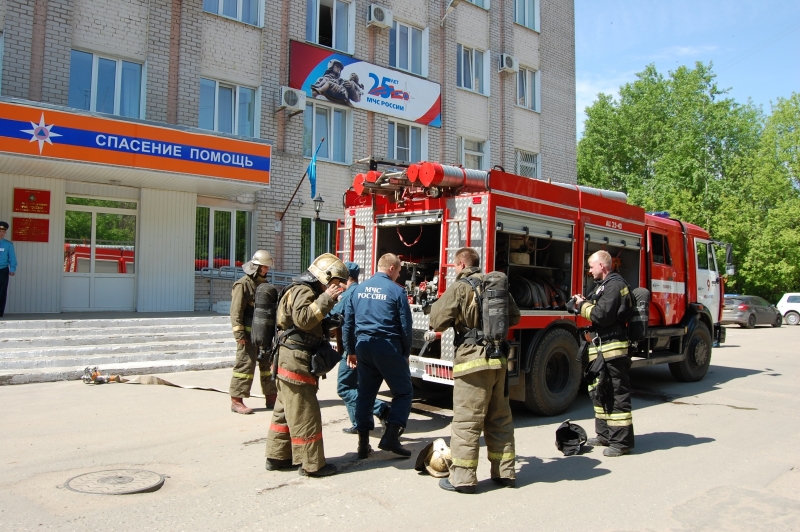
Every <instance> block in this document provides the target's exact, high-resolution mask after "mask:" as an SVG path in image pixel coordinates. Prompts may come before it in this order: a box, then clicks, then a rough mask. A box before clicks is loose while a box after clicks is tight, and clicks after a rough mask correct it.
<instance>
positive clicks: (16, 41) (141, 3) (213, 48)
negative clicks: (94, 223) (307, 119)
mask: <svg viewBox="0 0 800 532" xmlns="http://www.w3.org/2000/svg"><path fill="white" fill-rule="evenodd" d="M369 3H370V2H369V1H368V0H354V3H353V4H352V5H353V8H354V9H355V10H356V15H355V26H354V28H353V29H354V32H355V54H354V55H355V56H356V57H357V58H359V59H363V60H366V61H369V62H372V63H374V64H377V65H380V66H384V67H388V66H389V33H390V31H389V30H388V29H379V28H375V27H367V25H366V24H365V20H366V16H367V9H368V6H369ZM380 3H381V5H385V6H387V7H389V8H390V9H392V10H393V12H394V16H395V18H396V19H397V20H398V21H402V22H405V23H409V24H412V25H415V26H417V27H421V28H425V29H426V32H427V36H428V42H429V44H428V50H429V53H428V75H427V79H428V80H429V81H431V82H434V83H438V84H439V85H440V88H441V95H442V127H441V128H434V127H429V128H427V139H428V150H427V151H428V156H427V158H428V159H430V160H437V161H441V162H444V163H453V164H458V163H460V152H459V144H458V142H457V141H458V137H460V136H467V137H470V138H474V139H480V140H487V141H489V143H490V145H491V149H490V157H489V158H488V160H487V162H486V166H487V167H491V166H492V165H494V164H501V165H503V166H504V167H505V168H506V169H509V170H510V169H513V167H514V166H513V162H514V150H515V149H524V150H526V151H531V152H534V153H541V156H542V164H543V172H542V177H543V178H547V179H553V180H557V181H567V182H575V166H576V161H575V53H574V7H573V3H572V0H548V1H546V2H541V7H540V16H541V32H535V31H532V30H530V29H528V28H524V27H522V26H519V25H517V24H515V23H514V20H513V17H514V1H513V0H493V1H492V3H491V9H489V10H485V9H482V8H479V7H477V6H475V5H472V4H470V3H469V2H461V3H459V5H458V7H457V8H456V9H454V10H453V11H452V12H451V13H450V14H448V16H447V18H446V19H445V20H444V24H441V21H442V17H443V16H444V14H445V11H444V8H445V4H446V2H445V1H444V0H436V1H433V0H431V1H429V0H384V1H382V2H380ZM202 4H203V2H202V0H126V1H124V2H119V1H115V0H48V1H45V0H0V28H1V27H4V28H5V57H4V61H3V75H2V89H0V90H1V92H0V94H1V95H2V96H11V97H18V98H29V97H31V94H34V95H36V94H39V95H40V96H39V98H40V99H41V100H42V101H46V102H49V103H53V104H62V105H63V104H65V102H66V94H67V90H68V82H69V50H70V49H72V48H79V49H84V50H87V51H91V52H95V53H99V54H103V55H109V56H112V57H119V58H123V59H128V60H132V61H137V62H143V63H144V64H145V65H146V71H145V75H146V98H145V103H146V106H145V107H146V111H145V116H144V118H146V119H147V120H152V121H157V122H165V123H169V124H177V125H179V126H185V127H197V125H198V116H199V113H198V108H199V98H200V91H199V88H200V87H199V83H200V77H208V78H211V79H216V80H219V81H222V82H228V83H232V84H240V85H245V86H248V87H253V88H260V89H261V90H260V95H261V100H260V122H259V132H260V137H261V138H262V139H267V140H269V141H270V142H271V143H272V146H273V151H272V154H273V160H272V174H271V175H272V178H271V183H270V185H269V187H265V188H264V189H262V190H260V191H259V192H258V193H257V194H256V202H257V205H256V211H255V216H254V220H255V222H254V223H255V241H256V246H257V247H259V248H266V249H269V250H270V251H272V252H273V253H274V254H275V256H276V269H277V270H282V271H300V270H303V269H305V267H306V266H307V265H304V264H300V252H299V242H300V236H301V235H300V220H301V218H304V217H305V218H313V217H314V210H313V204H312V201H311V194H310V188H309V184H308V182H307V181H306V182H304V183H303V184H302V185H301V186H300V188H299V190H298V192H297V196H296V198H295V199H294V200H293V201H291V202H290V201H289V198H290V196H291V195H292V193H293V192H294V191H295V189H296V188H297V184H298V182H299V181H300V179H301V177H302V176H303V173H304V171H305V170H306V168H307V166H308V163H309V160H308V159H306V158H305V157H304V156H303V115H302V114H298V115H295V116H290V113H289V112H287V111H284V110H280V111H277V112H276V101H277V97H278V93H279V89H280V87H281V86H283V85H288V81H289V60H290V57H289V43H290V41H291V40H299V41H304V40H305V23H306V1H305V0H282V1H279V2H266V13H265V16H264V26H263V28H261V27H255V26H252V25H248V24H244V23H241V22H238V21H234V20H230V19H227V18H225V17H221V16H218V15H215V14H210V13H206V12H204V11H203V9H202ZM36 5H39V6H40V9H41V6H42V5H44V6H45V7H46V9H45V11H44V13H46V19H45V25H44V28H45V33H46V35H45V39H44V41H43V43H44V45H43V48H42V50H43V51H42V52H41V55H42V63H41V65H42V66H41V69H42V70H41V76H40V77H41V80H40V81H39V82H38V83H40V85H41V86H40V87H38V88H37V87H34V90H33V91H32V90H31V80H32V76H31V65H32V64H33V65H34V66H35V65H37V64H38V63H36V61H35V60H34V61H32V56H31V44H30V43H31V42H32V39H33V35H34V29H35V27H34V26H35V24H34V7H35V6H36ZM40 12H41V11H40ZM12 20H13V23H11V22H9V23H5V24H4V21H12ZM3 24H4V25H3ZM37 28H38V26H37ZM459 43H460V44H464V45H467V46H472V47H475V48H479V49H481V50H484V51H486V53H489V54H490V60H489V61H488V65H489V67H488V88H489V92H490V95H489V96H484V95H479V94H475V93H472V92H469V91H464V90H462V89H459V88H458V87H457V82H456V81H457V80H456V63H455V60H456V46H457V44H459ZM501 53H510V54H512V55H515V56H516V57H517V59H518V60H519V62H520V64H521V65H523V66H525V67H529V68H532V69H539V70H540V72H541V79H542V86H541V112H533V111H530V110H525V109H522V108H520V107H518V106H516V105H515V102H516V100H515V95H516V79H515V77H514V75H513V74H509V73H499V72H498V61H499V57H500V54H501ZM34 59H35V58H34ZM33 80H34V81H36V76H33ZM37 91H38V92H37ZM351 120H352V124H353V127H352V132H351V134H350V143H351V154H352V161H355V160H357V159H360V158H363V157H367V156H370V155H372V156H377V157H382V156H385V154H386V152H387V135H386V131H387V124H388V121H389V118H388V117H387V116H386V115H381V114H377V113H373V112H366V111H363V110H358V109H355V110H352V111H351ZM364 170H366V166H365V165H363V164H358V163H355V162H352V163H351V164H336V163H329V162H320V163H319V164H318V191H319V193H320V194H321V195H322V197H323V198H324V199H325V204H324V207H323V210H322V212H321V217H322V218H323V219H326V220H333V219H337V218H340V217H341V207H342V205H341V198H342V194H343V192H344V191H345V190H346V189H347V188H348V187H350V186H351V183H352V178H353V176H354V175H355V174H356V173H358V172H362V171H364ZM154 201H156V202H158V201H160V200H158V199H157V198H154ZM181 201H182V200H181ZM142 206H143V208H146V207H145V205H144V202H143V203H142ZM284 210H285V211H286V213H285V215H284V217H283V220H282V222H281V224H280V230H279V231H276V223H275V222H276V221H277V220H278V219H279V218H280V217H281V215H282V213H283V212H284ZM190 218H191V219H192V220H194V216H191V217H190ZM185 229H186V228H185V227H182V226H181V228H180V231H184V230H185ZM153 235H154V236H157V235H155V233H153ZM144 271H145V270H140V272H141V273H142V275H144ZM139 289H140V290H142V289H143V288H142V287H141V286H140V288H139ZM192 290H196V288H195V287H194V284H193V285H192ZM181 297H182V296H181ZM197 297H199V296H193V297H192V299H195V298H197ZM178 299H180V298H178Z"/></svg>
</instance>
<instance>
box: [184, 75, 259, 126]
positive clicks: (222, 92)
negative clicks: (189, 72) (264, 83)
mask: <svg viewBox="0 0 800 532" xmlns="http://www.w3.org/2000/svg"><path fill="white" fill-rule="evenodd" d="M258 92H259V91H257V90H256V89H249V88H247V87H238V86H235V85H224V84H222V83H220V82H219V81H214V80H212V79H203V78H200V119H199V124H198V126H199V127H200V128H201V129H210V130H211V131H220V132H222V133H236V134H237V135H241V136H243V137H257V136H258V130H257V129H256V127H255V125H256V124H257V123H258V122H257V120H258V117H257V113H256V107H257V103H258V98H257V97H256V95H257V93H258Z"/></svg>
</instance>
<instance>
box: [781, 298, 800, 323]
mask: <svg viewBox="0 0 800 532" xmlns="http://www.w3.org/2000/svg"><path fill="white" fill-rule="evenodd" d="M777 306H778V312H780V313H781V315H782V316H783V319H785V320H786V323H787V324H789V325H800V292H789V293H788V294H783V297H782V298H781V300H780V301H778V305H777Z"/></svg>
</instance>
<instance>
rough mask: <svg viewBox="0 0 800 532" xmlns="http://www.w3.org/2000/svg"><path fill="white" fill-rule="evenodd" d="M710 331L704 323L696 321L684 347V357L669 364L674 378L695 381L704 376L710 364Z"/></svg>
mask: <svg viewBox="0 0 800 532" xmlns="http://www.w3.org/2000/svg"><path fill="white" fill-rule="evenodd" d="M711 344H712V340H711V333H710V332H708V327H706V325H705V323H697V325H695V328H694V330H693V331H692V333H691V334H690V335H689V339H688V340H687V341H686V344H685V347H684V350H683V352H684V355H685V358H684V359H683V360H681V361H680V362H673V363H671V364H670V365H669V371H670V373H672V376H673V377H675V380H678V381H681V382H695V381H699V380H701V379H702V378H703V377H705V376H706V372H707V371H708V366H710V365H711Z"/></svg>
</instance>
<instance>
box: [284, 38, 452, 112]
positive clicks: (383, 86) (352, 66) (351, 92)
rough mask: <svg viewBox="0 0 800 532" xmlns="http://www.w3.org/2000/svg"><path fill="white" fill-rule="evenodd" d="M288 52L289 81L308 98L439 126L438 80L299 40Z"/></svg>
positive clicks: (293, 43)
mask: <svg viewBox="0 0 800 532" xmlns="http://www.w3.org/2000/svg"><path fill="white" fill-rule="evenodd" d="M290 53H291V61H290V66H289V86H290V87H292V88H293V89H298V90H302V91H303V92H305V93H306V95H307V96H308V97H309V98H315V99H321V100H327V101H330V102H333V103H338V104H341V105H346V106H348V107H354V108H356V109H364V110H366V111H374V112H376V113H381V114H384V115H389V116H393V117H396V118H400V119H402V120H407V121H409V122H416V123H418V124H424V125H428V126H433V127H442V111H441V109H442V91H441V87H440V86H439V84H438V83H433V82H431V81H427V80H424V79H420V78H418V77H416V76H413V75H411V74H407V73H405V72H401V71H399V70H392V69H389V68H383V67H379V66H377V65H373V64H371V63H367V62H365V61H361V60H359V59H356V58H354V57H351V56H349V55H344V54H340V53H337V52H335V51H333V50H331V49H330V48H320V47H317V46H313V45H310V44H306V43H302V42H298V41H292V42H291V48H290Z"/></svg>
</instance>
